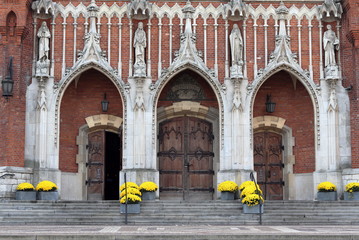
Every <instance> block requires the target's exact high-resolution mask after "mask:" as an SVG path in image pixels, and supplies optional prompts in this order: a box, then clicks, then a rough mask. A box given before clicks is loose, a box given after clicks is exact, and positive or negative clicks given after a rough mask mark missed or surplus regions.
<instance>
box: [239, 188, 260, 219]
mask: <svg viewBox="0 0 359 240" xmlns="http://www.w3.org/2000/svg"><path fill="white" fill-rule="evenodd" d="M242 203H243V213H252V214H255V213H263V205H262V204H263V203H264V199H263V197H262V196H261V194H257V193H251V194H247V195H246V196H245V197H244V198H243V199H242Z"/></svg>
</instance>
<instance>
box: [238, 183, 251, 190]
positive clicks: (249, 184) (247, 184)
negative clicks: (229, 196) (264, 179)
mask: <svg viewBox="0 0 359 240" xmlns="http://www.w3.org/2000/svg"><path fill="white" fill-rule="evenodd" d="M252 185H254V182H253V181H245V182H243V183H242V184H241V185H240V186H239V190H241V191H242V190H243V189H245V188H246V187H247V186H252Z"/></svg>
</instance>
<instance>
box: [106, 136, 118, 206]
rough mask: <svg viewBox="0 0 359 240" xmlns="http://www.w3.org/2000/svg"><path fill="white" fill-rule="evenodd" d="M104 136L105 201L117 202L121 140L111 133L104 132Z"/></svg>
mask: <svg viewBox="0 0 359 240" xmlns="http://www.w3.org/2000/svg"><path fill="white" fill-rule="evenodd" d="M105 136H106V151H105V152H106V154H105V200H118V199H119V187H120V186H119V173H120V171H121V169H122V156H121V149H122V144H121V139H120V136H119V135H118V134H117V133H113V132H106V134H105Z"/></svg>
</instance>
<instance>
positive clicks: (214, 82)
mask: <svg viewBox="0 0 359 240" xmlns="http://www.w3.org/2000/svg"><path fill="white" fill-rule="evenodd" d="M170 68H171V66H170V67H169V69H170ZM184 70H191V71H193V72H195V73H197V74H198V75H200V76H201V77H202V78H203V79H205V80H206V81H207V82H208V84H209V85H210V86H211V87H212V90H213V92H214V93H215V94H216V97H217V99H218V101H219V106H220V109H223V98H222V95H221V86H220V84H219V82H218V79H216V78H214V77H213V76H211V75H210V74H209V73H208V72H207V71H204V70H203V69H202V68H201V67H199V66H197V65H195V64H192V63H191V62H185V63H183V64H181V65H180V66H178V67H177V68H175V69H172V70H170V71H168V72H167V73H165V74H163V75H162V76H161V77H160V78H159V80H158V81H157V83H156V93H155V95H154V103H155V104H154V106H156V105H157V104H156V103H157V102H158V98H159V95H160V93H161V92H162V90H163V88H164V86H165V85H166V84H167V83H168V82H169V81H170V80H171V79H172V78H173V77H175V76H176V75H177V74H179V73H180V72H182V71H184Z"/></svg>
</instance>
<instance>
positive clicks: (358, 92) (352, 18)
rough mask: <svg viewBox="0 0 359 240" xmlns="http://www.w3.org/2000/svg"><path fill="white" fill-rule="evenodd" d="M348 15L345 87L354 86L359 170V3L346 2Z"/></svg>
mask: <svg viewBox="0 0 359 240" xmlns="http://www.w3.org/2000/svg"><path fill="white" fill-rule="evenodd" d="M342 4H343V6H344V9H345V12H346V14H345V15H344V16H343V19H342V26H343V29H342V35H341V40H342V41H341V54H342V59H343V74H344V77H343V85H344V87H349V86H350V85H352V86H353V89H352V90H351V91H350V92H349V99H350V113H351V121H350V124H351V147H352V167H353V168H359V124H358V123H359V117H358V116H359V101H358V96H359V84H358V80H359V16H358V12H359V2H358V1H356V0H344V1H343V3H342Z"/></svg>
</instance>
